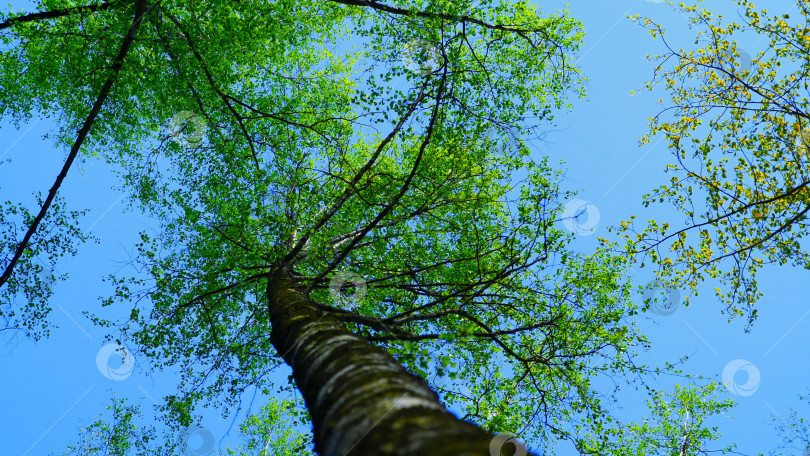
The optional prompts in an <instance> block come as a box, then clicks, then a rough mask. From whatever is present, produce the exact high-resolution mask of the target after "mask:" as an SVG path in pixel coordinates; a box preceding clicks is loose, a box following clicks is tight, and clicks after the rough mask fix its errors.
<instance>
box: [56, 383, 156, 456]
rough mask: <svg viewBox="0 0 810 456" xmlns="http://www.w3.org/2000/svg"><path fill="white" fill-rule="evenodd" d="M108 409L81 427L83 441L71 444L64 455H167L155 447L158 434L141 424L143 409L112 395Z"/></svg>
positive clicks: (107, 405) (80, 433)
mask: <svg viewBox="0 0 810 456" xmlns="http://www.w3.org/2000/svg"><path fill="white" fill-rule="evenodd" d="M105 409H106V410H107V412H106V413H105V414H104V415H101V416H99V417H98V418H96V419H95V420H94V421H93V422H92V423H90V424H88V425H87V426H84V427H81V428H79V436H80V438H81V440H80V441H79V443H77V444H75V445H70V446H68V452H67V453H64V456H146V455H159V454H165V453H163V452H161V451H160V450H157V449H156V447H155V441H156V439H157V433H156V431H155V429H154V428H153V427H151V426H141V425H140V423H139V421H140V418H141V412H140V409H139V408H138V407H137V406H134V405H128V404H127V402H126V400H124V399H118V398H115V397H113V398H112V399H111V400H110V402H109V403H108V404H106V405H105Z"/></svg>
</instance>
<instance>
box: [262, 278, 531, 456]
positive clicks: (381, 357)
mask: <svg viewBox="0 0 810 456" xmlns="http://www.w3.org/2000/svg"><path fill="white" fill-rule="evenodd" d="M267 295H268V298H269V313H270V318H271V322H272V327H273V329H272V342H273V344H274V346H275V347H276V349H277V350H278V351H279V353H280V354H281V356H282V357H283V358H284V360H285V361H286V362H287V364H289V365H290V367H292V371H293V376H294V378H295V383H296V385H297V386H298V389H299V390H300V391H301V394H302V396H303V398H304V401H305V403H306V406H307V408H308V410H309V412H310V415H311V416H312V423H313V428H314V435H315V451H316V452H317V453H318V454H320V455H322V456H351V455H364V456H366V455H378V456H389V455H391V456H393V455H396V456H405V455H419V456H433V455H435V456H439V455H441V456H461V455H464V456H466V455H470V456H473V455H475V456H499V455H498V453H500V452H501V451H500V450H501V449H497V450H495V451H494V454H493V452H492V451H491V450H490V445H491V442H492V438H493V435H492V434H491V433H489V432H487V431H485V430H483V429H481V428H480V427H478V426H476V425H474V424H472V423H469V422H466V421H462V420H460V419H458V418H457V417H456V416H455V415H453V414H452V413H450V412H448V411H447V410H446V409H445V407H444V406H443V405H442V404H441V403H439V399H438V395H437V394H436V393H435V392H434V391H433V390H431V389H430V388H429V387H428V386H427V385H426V384H425V382H424V381H423V380H422V379H421V378H420V377H418V376H415V375H412V374H410V373H409V372H408V371H407V370H405V368H404V367H402V365H401V364H399V363H398V362H397V361H396V360H395V359H394V358H393V357H392V356H391V355H390V354H388V353H387V352H386V351H385V350H382V349H380V348H379V347H376V346H374V345H371V344H370V343H368V342H367V341H366V340H365V339H364V338H362V337H360V336H358V335H356V334H353V333H351V332H349V331H348V330H347V329H346V327H345V326H344V325H343V324H342V323H341V322H340V321H338V320H336V319H334V318H332V317H330V316H327V315H324V314H323V313H322V312H320V311H319V310H318V309H317V307H316V306H315V305H314V303H313V302H312V301H310V300H309V299H308V298H307V297H306V296H304V293H303V292H302V287H301V286H300V285H299V284H298V283H297V282H296V281H295V280H294V279H293V277H292V276H291V274H290V271H289V270H288V269H287V268H277V269H275V270H274V271H273V273H272V275H271V278H270V280H269V283H268V287H267ZM506 446H507V447H509V448H508V449H507V448H504V449H503V451H504V454H509V455H511V454H512V453H513V452H514V451H515V447H514V446H513V445H506Z"/></svg>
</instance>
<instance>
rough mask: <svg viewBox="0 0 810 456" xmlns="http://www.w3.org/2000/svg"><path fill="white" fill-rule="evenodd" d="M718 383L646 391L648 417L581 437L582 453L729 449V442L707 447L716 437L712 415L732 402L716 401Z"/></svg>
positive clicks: (630, 455)
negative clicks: (723, 444)
mask: <svg viewBox="0 0 810 456" xmlns="http://www.w3.org/2000/svg"><path fill="white" fill-rule="evenodd" d="M718 389H722V385H720V384H718V383H709V384H706V385H704V386H695V385H689V386H686V387H683V386H680V385H675V389H674V391H673V392H672V393H670V394H665V393H663V392H661V391H656V390H648V393H649V395H650V399H649V400H648V401H647V406H648V408H649V410H650V417H648V418H645V419H644V420H642V421H641V422H639V423H630V424H620V423H610V425H608V426H606V427H605V429H604V431H603V433H602V434H601V435H589V436H586V437H585V440H586V442H587V443H585V444H584V445H583V446H584V448H586V449H585V450H584V451H583V454H600V455H617V456H618V455H622V456H624V455H627V456H651V455H656V456H688V455H702V454H709V453H713V452H722V453H723V454H725V453H727V452H731V451H733V449H734V446H733V445H729V446H727V447H725V448H716V449H711V448H710V446H711V443H712V441H713V440H717V439H718V438H719V437H720V434H719V432H718V427H717V426H716V425H715V426H713V425H709V423H710V422H711V417H712V416H713V415H726V413H727V412H728V411H729V410H730V409H731V408H732V407H733V406H734V401H732V400H730V399H727V400H718V399H716V398H715V397H716V396H718V391H717V390H718Z"/></svg>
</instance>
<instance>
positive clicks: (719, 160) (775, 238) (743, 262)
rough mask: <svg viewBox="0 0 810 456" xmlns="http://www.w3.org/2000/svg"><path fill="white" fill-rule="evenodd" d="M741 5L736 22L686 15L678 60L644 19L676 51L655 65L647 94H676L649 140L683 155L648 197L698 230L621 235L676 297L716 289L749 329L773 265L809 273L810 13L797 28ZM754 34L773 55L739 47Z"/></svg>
mask: <svg viewBox="0 0 810 456" xmlns="http://www.w3.org/2000/svg"><path fill="white" fill-rule="evenodd" d="M737 4H738V5H739V6H740V7H741V10H740V14H739V21H737V22H735V21H732V20H729V19H728V18H724V17H723V16H721V15H714V14H712V12H711V11H709V10H707V9H703V8H698V7H697V6H684V5H682V6H681V9H682V11H683V12H684V14H686V15H688V16H690V18H691V24H692V26H693V27H694V28H695V29H696V30H698V33H697V36H696V40H695V44H696V45H697V46H696V48H694V49H692V50H688V49H687V50H685V49H680V50H675V49H674V48H673V47H672V46H670V45H669V43H667V42H666V37H665V30H664V29H663V27H662V26H661V25H659V24H656V23H655V22H653V21H652V20H650V19H647V18H639V17H636V18H635V19H636V21H637V22H638V23H639V24H640V25H641V26H644V27H646V28H648V29H649V32H650V34H651V35H652V36H653V37H656V38H660V39H661V40H662V41H664V43H665V44H666V45H667V49H668V50H667V52H666V53H664V54H663V55H658V56H655V59H657V60H658V62H659V63H658V65H657V66H656V68H655V77H654V80H653V81H652V82H650V83H649V84H648V87H649V88H652V87H653V84H655V83H660V84H663V85H664V87H665V88H666V90H667V91H668V92H669V94H670V96H671V99H670V100H669V101H667V102H664V100H660V101H661V103H662V105H663V106H664V108H665V109H664V110H663V111H662V112H661V113H659V114H658V115H656V116H655V117H653V118H651V122H650V127H651V130H650V132H649V134H647V135H646V136H644V138H642V140H641V142H642V143H647V142H650V141H651V140H652V138H653V136H655V135H656V134H659V133H660V134H663V135H664V138H665V139H666V140H667V141H668V143H669V148H670V150H671V152H672V154H673V157H674V160H673V163H672V164H671V165H669V166H668V168H667V171H668V172H671V173H672V174H673V176H672V178H671V179H670V182H669V183H668V184H666V185H662V186H661V187H659V188H657V189H655V190H654V191H653V192H652V193H651V194H649V195H645V197H644V204H645V206H647V205H650V204H660V203H664V202H667V203H669V204H672V205H673V206H674V207H675V208H677V209H678V210H679V211H681V212H682V213H683V214H684V215H685V216H686V218H687V222H686V224H685V226H670V224H669V223H664V222H662V221H655V220H650V221H649V222H648V223H647V225H646V227H645V226H643V225H642V226H636V223H635V222H634V218H631V219H630V220H627V221H625V222H623V223H622V230H621V231H622V232H623V233H625V235H626V237H627V241H628V248H629V250H631V251H633V252H635V253H639V254H644V255H645V257H646V258H648V259H649V260H650V261H651V262H652V263H653V264H654V265H656V266H657V267H658V271H657V274H658V276H659V278H660V279H661V282H662V283H664V284H665V285H666V286H667V287H670V288H672V289H677V288H681V289H684V288H689V289H691V290H692V293H693V295H697V289H698V285H699V284H700V283H702V282H703V281H706V280H713V279H716V280H717V281H719V283H720V287H717V288H715V289H714V291H715V294H716V296H717V298H718V299H719V300H720V301H721V302H722V303H723V304H725V306H726V307H727V309H728V311H729V314H730V315H731V316H746V317H747V318H748V323H749V325H750V324H751V323H752V322H753V321H754V319H755V318H756V309H755V308H754V304H755V303H756V301H757V300H758V299H759V298H760V297H761V292H760V291H758V288H757V283H756V280H755V279H756V274H757V272H758V271H759V270H760V269H761V268H762V267H763V266H765V265H768V264H779V265H785V264H790V265H793V266H800V267H804V268H810V256H809V255H808V253H807V251H806V249H805V248H804V247H803V245H802V239H803V238H804V236H805V235H806V228H805V220H806V214H807V212H808V210H809V208H810V206H808V203H807V186H808V185H810V178H809V177H808V167H807V163H808V160H807V156H806V150H807V143H806V141H805V138H806V135H807V131H808V127H810V104H809V103H810V101H808V99H807V97H806V91H807V89H808V83H810V81H808V79H807V74H808V70H810V62H808V60H807V58H806V57H807V53H808V51H810V41H808V29H807V18H808V17H810V9H808V5H807V2H803V1H800V2H798V5H799V14H798V16H799V18H798V19H797V18H796V17H790V16H788V15H787V14H785V15H769V14H768V13H767V11H765V10H762V11H759V10H757V9H756V8H755V6H754V5H753V3H751V2H747V1H744V0H739V1H738V2H737ZM802 16H803V17H802ZM750 34H755V35H758V36H759V37H760V38H761V39H760V40H759V41H757V43H759V42H763V45H762V46H761V49H762V50H761V51H759V50H758V52H756V53H752V54H751V56H752V60H751V61H750V62H748V61H747V60H745V59H747V58H748V57H746V56H747V55H748V54H747V53H745V52H744V51H742V50H741V48H740V47H739V46H738V41H739V42H742V41H743V39H744V37H745V36H748V35H750ZM766 40H767V41H766ZM685 301H686V303H687V304H688V301H689V297H686V298H685Z"/></svg>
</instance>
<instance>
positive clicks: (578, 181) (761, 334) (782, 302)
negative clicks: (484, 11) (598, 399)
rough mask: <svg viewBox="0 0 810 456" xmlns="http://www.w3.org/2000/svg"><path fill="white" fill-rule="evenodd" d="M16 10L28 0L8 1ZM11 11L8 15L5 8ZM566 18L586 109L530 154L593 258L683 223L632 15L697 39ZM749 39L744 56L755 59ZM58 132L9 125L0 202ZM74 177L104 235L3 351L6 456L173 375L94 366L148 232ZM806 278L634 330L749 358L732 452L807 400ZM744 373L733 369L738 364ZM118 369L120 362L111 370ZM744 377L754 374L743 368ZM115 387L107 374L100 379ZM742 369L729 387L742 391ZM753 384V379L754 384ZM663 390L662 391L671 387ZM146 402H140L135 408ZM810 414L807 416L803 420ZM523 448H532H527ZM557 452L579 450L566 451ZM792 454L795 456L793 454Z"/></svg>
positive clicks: (653, 4) (86, 174)
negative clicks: (95, 317) (592, 220)
mask: <svg viewBox="0 0 810 456" xmlns="http://www.w3.org/2000/svg"><path fill="white" fill-rule="evenodd" d="M732 3H733V2H729V1H726V0H722V1H721V0H714V1H709V2H706V7H709V8H712V9H716V10H723V11H725V12H733V11H734V8H733V6H734V5H733V4H732ZM755 3H756V4H757V6H758V7H760V8H766V9H768V10H769V11H774V12H777V11H778V12H782V13H786V12H790V11H791V10H795V4H794V3H793V2H792V1H789V0H784V1H782V0H780V1H773V0H772V1H767V2H765V1H760V2H755ZM12 5H13V7H14V8H15V9H16V8H19V7H23V6H25V5H26V4H25V3H23V2H19V1H14V2H12ZM541 5H542V6H543V8H544V9H546V10H551V9H556V8H563V7H564V6H565V3H564V2H561V1H556V0H554V1H544V2H542V3H541ZM5 8H7V7H4V9H5ZM570 10H571V14H572V15H573V16H574V17H576V18H578V19H580V20H581V21H582V22H583V23H584V25H585V30H586V32H587V34H588V35H587V38H586V42H585V46H584V48H583V50H582V52H581V60H580V62H579V63H580V65H581V66H582V69H583V71H584V73H585V74H586V76H587V77H588V78H590V80H591V81H590V82H589V83H588V89H587V92H588V96H589V98H588V100H587V101H581V102H577V103H576V104H575V107H574V109H573V111H572V112H571V113H570V114H562V113H561V114H560V115H558V116H557V121H558V124H559V126H558V128H556V129H555V130H554V131H552V132H550V133H549V134H548V136H547V138H546V139H545V141H544V142H542V143H535V144H534V145H533V147H534V149H535V152H536V153H537V154H547V155H550V156H551V157H553V158H554V159H558V158H563V159H565V160H566V161H567V169H568V172H567V180H566V184H567V185H568V186H569V188H574V189H578V190H580V191H581V193H580V196H579V197H580V198H582V199H584V200H588V201H590V202H591V203H592V204H593V205H594V206H595V207H596V208H598V210H599V213H600V220H599V225H598V228H597V231H596V233H595V235H592V236H582V237H579V238H578V239H577V241H576V242H577V243H578V247H579V248H581V249H582V250H588V249H589V248H591V247H592V246H594V245H595V241H596V237H597V235H599V236H605V235H607V233H606V231H605V227H606V226H608V225H615V224H617V223H618V222H619V221H621V220H623V219H626V218H628V216H629V215H631V214H635V215H637V216H638V217H639V218H640V219H642V220H644V219H648V218H653V217H663V218H666V217H670V221H671V222H673V224H674V223H677V220H679V217H678V215H677V214H676V213H674V212H673V211H671V210H667V209H666V208H659V209H655V210H646V209H644V208H643V207H642V206H641V204H640V203H641V195H642V194H644V193H648V192H649V191H650V190H651V189H652V188H653V187H654V186H656V185H660V184H661V183H662V182H664V179H665V175H664V173H663V171H662V169H663V167H664V166H665V164H666V163H667V162H668V160H669V158H670V155H669V152H668V151H667V149H666V147H665V143H664V142H660V143H657V141H656V140H655V139H654V140H653V141H652V143H651V144H648V145H646V146H643V147H639V146H638V142H637V140H638V138H639V137H640V136H641V135H643V134H644V133H645V132H646V125H647V120H646V118H647V117H650V116H653V115H655V114H656V113H657V112H658V110H659V105H658V103H657V99H658V98H662V96H661V94H656V93H652V94H651V93H642V94H637V95H634V96H631V95H630V94H629V93H630V91H631V90H636V91H637V90H638V89H639V88H641V87H642V85H643V83H644V81H645V80H646V79H647V78H649V77H650V76H651V74H652V67H653V65H652V63H651V62H648V61H647V60H646V59H645V55H646V54H648V53H649V54H655V53H657V52H660V51H661V50H662V43H661V42H660V41H658V40H653V39H652V38H650V37H649V35H648V34H647V33H646V32H645V31H644V30H643V29H641V28H640V27H638V26H636V25H635V24H633V23H632V22H631V21H630V20H628V19H626V16H627V15H633V14H636V13H638V14H641V15H642V16H649V17H651V18H653V19H656V20H657V21H659V22H662V23H664V24H665V25H666V27H667V31H668V35H667V36H668V39H670V40H671V42H672V43H674V45H675V46H678V47H690V46H692V45H693V43H694V40H693V39H692V35H693V33H694V32H692V31H690V30H689V29H688V28H687V27H686V23H687V22H686V19H685V18H683V17H682V16H680V15H679V14H678V13H677V12H674V11H673V9H672V8H671V7H670V6H668V5H666V4H664V3H661V2H657V1H644V0H612V1H580V2H573V3H572V4H571V5H570ZM756 44H757V43H755V42H754V43H749V44H746V45H745V46H743V48H744V49H745V50H746V51H748V52H749V53H750V54H754V53H755V52H758V51H759V50H760V49H758V48H756ZM51 126H52V124H50V123H48V122H46V121H45V120H43V121H41V122H36V121H34V122H32V123H30V124H28V125H25V126H23V128H22V129H21V130H20V131H16V130H14V129H13V128H11V127H10V126H8V124H2V129H1V130H0V160H6V159H10V160H12V161H11V163H3V164H2V166H0V199H2V200H12V201H26V202H31V201H32V200H31V197H30V194H31V192H32V191H45V190H47V189H48V188H49V187H50V185H51V184H52V179H53V177H54V176H55V175H56V173H57V170H58V168H59V167H60V166H61V162H62V160H63V158H64V157H65V154H66V152H65V151H64V150H56V149H54V148H53V147H52V146H51V143H50V142H49V141H47V140H43V139H42V134H43V133H44V132H45V131H47V130H48V129H49V128H51ZM82 169H83V171H79V170H78V169H74V170H73V171H72V173H71V175H70V176H69V178H68V180H67V184H66V185H65V186H64V188H63V190H62V194H63V195H64V196H65V197H66V198H67V199H69V200H70V201H71V202H72V204H73V206H74V207H88V208H90V209H91V212H90V214H89V215H88V216H87V217H86V218H85V219H84V221H83V225H82V226H83V227H84V229H85V230H91V231H92V233H93V234H95V235H96V236H98V237H99V239H100V240H101V243H100V244H99V245H96V244H87V245H85V246H83V247H82V248H81V250H80V252H79V255H78V256H77V257H76V258H67V259H64V260H63V261H61V262H60V263H59V265H58V269H57V272H60V273H62V272H69V273H70V280H69V281H68V282H63V283H60V284H58V285H57V287H56V293H55V296H54V297H53V300H52V302H53V307H54V312H53V313H52V319H53V321H55V322H56V323H57V324H58V325H59V329H56V330H54V331H53V333H52V336H51V337H50V338H49V339H46V340H42V341H40V342H38V343H34V342H32V341H30V340H27V339H20V340H6V341H3V343H0V366H2V375H0V391H2V398H3V399H2V412H0V442H2V445H0V456H6V455H8V456H19V455H26V456H27V455H45V454H49V453H50V452H51V451H55V452H61V451H64V449H65V448H66V445H68V444H70V443H73V442H75V441H76V428H77V427H78V426H79V425H81V424H86V423H88V422H89V421H90V419H91V418H93V417H94V416H96V415H97V414H98V413H99V411H100V405H101V404H103V403H104V402H106V401H107V400H108V399H109V397H110V395H111V392H115V393H116V395H118V396H125V397H128V398H132V399H133V400H134V401H135V402H136V403H140V404H141V405H143V406H144V408H145V409H146V411H149V409H150V408H151V399H150V398H155V399H160V398H161V397H163V396H164V395H165V394H167V393H168V392H169V391H170V390H171V387H172V385H173V383H172V381H173V378H172V377H171V375H167V374H164V375H155V376H147V375H146V373H145V372H143V371H142V369H141V366H140V365H138V364H136V366H135V369H134V372H132V374H131V375H130V376H129V377H127V378H125V379H121V380H115V379H111V378H108V377H107V376H105V375H103V374H102V372H101V371H100V370H99V369H98V367H97V355H98V353H99V351H100V350H101V349H102V347H103V345H104V343H103V340H102V338H103V336H104V333H103V332H102V331H100V330H99V329H97V328H95V327H94V326H93V325H92V324H91V323H90V322H89V321H88V320H87V319H86V318H85V317H84V316H83V315H82V311H83V310H86V309H90V310H94V311H98V310H99V309H100V306H99V303H98V299H97V298H98V296H103V295H105V294H106V293H107V292H108V288H107V287H106V285H105V284H104V283H102V282H101V277H102V276H103V275H104V274H107V273H110V272H111V271H115V270H118V269H119V268H123V267H125V263H126V262H127V260H128V258H129V255H130V253H131V245H132V243H133V240H134V239H135V235H136V233H137V232H138V231H139V230H142V229H150V221H149V220H147V219H145V218H144V217H141V216H139V215H137V214H134V213H131V212H127V213H125V212H122V209H123V204H120V201H121V198H122V193H121V192H118V191H114V190H111V189H110V188H111V185H113V184H114V181H113V179H112V178H111V176H110V174H109V173H108V172H107V169H106V168H105V165H104V164H103V163H100V162H96V163H92V162H87V163H84V164H82ZM649 274H651V273H649V272H647V271H643V272H640V273H639V275H638V276H637V280H638V283H646V282H648V281H649V280H650V279H651V278H652V276H651V275H649ZM807 274H808V273H807V271H804V270H793V269H790V268H787V267H782V268H775V269H774V268H772V269H766V270H765V271H764V273H762V275H761V276H760V281H759V287H760V289H761V290H762V291H763V293H764V297H763V299H762V300H761V302H760V305H759V309H760V310H759V319H758V321H757V322H756V325H755V326H754V328H753V330H752V332H751V333H750V334H746V333H745V332H744V331H743V324H744V322H743V321H742V320H738V321H734V322H732V323H728V322H727V317H726V315H724V314H722V313H721V306H720V305H719V304H718V303H717V302H716V301H715V299H714V297H713V294H712V293H710V292H704V293H701V295H700V296H699V297H698V298H696V299H694V300H693V303H692V305H691V306H690V307H689V308H683V307H680V308H678V309H677V310H676V311H675V312H674V313H673V314H672V315H669V316H656V317H655V318H651V319H646V320H643V321H642V326H643V328H644V330H645V331H646V333H647V334H648V335H649V337H650V339H651V341H652V343H653V348H652V350H651V351H650V352H649V353H648V354H647V355H645V360H646V361H648V362H649V363H651V364H660V363H663V361H665V360H673V359H675V358H677V357H679V356H682V355H690V357H691V360H690V363H689V364H688V365H687V366H686V369H687V370H688V371H690V372H695V373H700V374H703V375H707V376H714V377H716V378H717V379H718V380H719V379H720V376H721V374H722V372H723V370H724V368H725V367H726V366H727V365H728V364H729V363H730V362H732V361H733V360H737V359H742V360H746V361H748V362H749V363H750V365H753V366H754V367H755V369H756V371H758V372H759V374H760V378H759V381H758V382H756V383H757V384H756V386H757V388H756V391H755V392H754V393H753V394H750V395H746V396H740V395H737V396H734V398H735V399H736V400H737V401H738V407H737V408H736V409H735V410H734V412H733V415H734V417H733V418H722V419H721V420H720V421H718V425H719V426H720V427H721V430H722V431H723V432H724V434H725V438H724V441H734V442H737V443H738V444H739V448H738V449H739V451H740V452H742V453H744V454H757V453H759V452H768V451H769V450H771V449H772V448H774V447H775V446H776V445H777V444H778V443H779V442H778V440H777V439H776V437H775V432H774V430H773V428H772V427H771V426H770V424H769V423H770V420H771V416H772V415H779V416H786V415H787V411H788V410H787V408H788V407H789V406H796V405H798V399H797V395H798V394H800V393H805V392H806V391H807V381H806V380H805V379H806V378H807V375H808V373H810V363H808V362H807V350H806V347H807V346H808V343H809V342H810V332H808V328H810V319H808V318H806V317H807V316H808V315H809V314H810V306H808V299H807V298H806V296H807V295H808V292H810V281H808V280H807ZM738 364H739V363H738ZM110 365H111V366H116V365H117V364H116V362H115V359H113V360H112V362H111V363H110ZM747 369H749V370H751V368H750V367H749V368H747ZM106 373H107V375H108V376H109V377H115V375H114V372H112V373H111V372H106ZM748 380H749V379H748V378H746V374H745V373H744V372H739V373H738V374H737V375H736V376H735V381H736V382H737V383H738V384H740V385H742V384H745V383H747V382H748ZM752 380H755V379H752ZM669 384H670V383H669V380H664V381H663V382H662V383H661V386H662V387H667V386H668V385H669ZM141 398H142V399H141ZM643 412H644V409H641V408H638V407H637V406H636V405H635V404H633V405H631V406H628V408H627V410H625V411H624V412H623V415H625V416H627V417H632V418H634V419H640V418H641V417H642V414H643ZM807 416H810V411H808V412H807ZM229 425H230V421H222V420H220V419H219V418H218V417H217V416H213V415H212V416H211V418H210V420H209V422H207V423H206V426H207V427H208V428H209V429H210V430H211V432H212V434H213V435H214V436H215V438H216V439H217V441H218V442H219V441H222V442H223V443H225V442H227V441H228V440H227V439H224V440H223V437H224V434H225V432H226V430H227V429H228V427H229ZM529 443H530V444H531V442H529ZM559 454H573V453H571V452H566V451H565V449H563V448H561V449H560V453H559ZM795 454H801V450H797V451H796V452H795Z"/></svg>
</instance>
